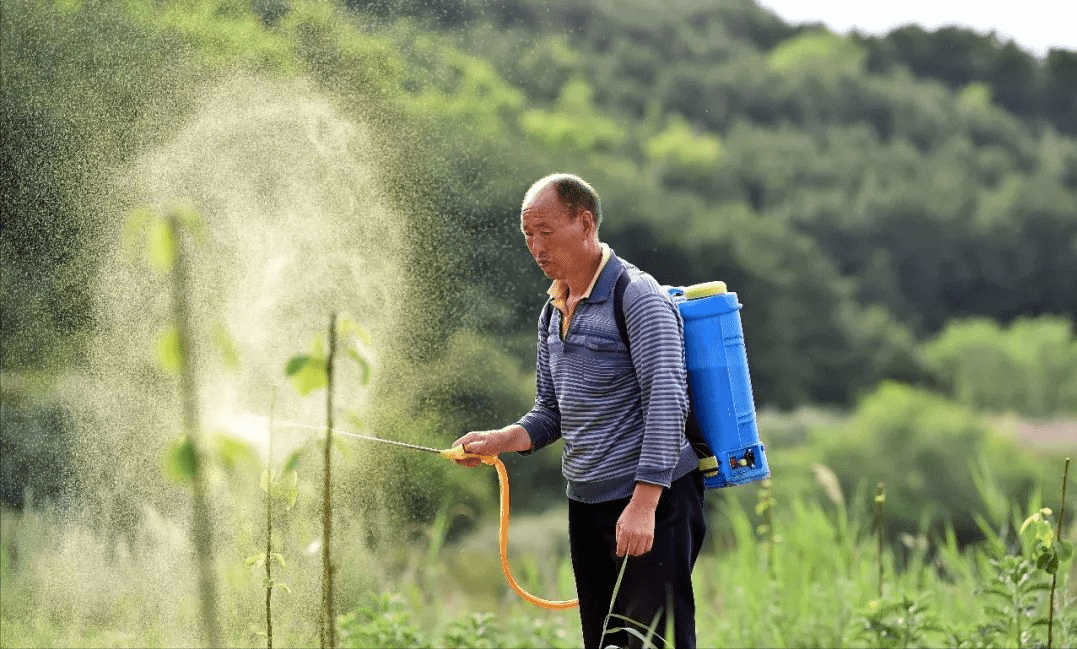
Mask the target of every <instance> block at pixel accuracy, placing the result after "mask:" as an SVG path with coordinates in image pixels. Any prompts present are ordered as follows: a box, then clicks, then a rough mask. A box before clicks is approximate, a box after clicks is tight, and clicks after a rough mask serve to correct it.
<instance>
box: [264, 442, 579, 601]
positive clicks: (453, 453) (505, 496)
mask: <svg viewBox="0 0 1077 649" xmlns="http://www.w3.org/2000/svg"><path fill="white" fill-rule="evenodd" d="M274 425H276V426H288V427H289V428H305V429H309V430H325V428H326V427H325V426H311V425H309V424H301V423H299V422H293V421H279V422H275V424H274ZM333 434H334V435H343V436H345V437H351V438H353V439H359V440H363V441H367V442H377V443H380V444H386V445H389V446H395V447H397V448H405V449H410V450H413V451H423V452H425V453H436V454H437V455H440V456H441V457H443V458H445V459H447V460H466V459H471V458H474V459H477V460H478V461H479V462H481V463H483V464H486V465H489V466H492V467H494V469H496V470H497V485H498V490H499V491H500V498H499V510H500V513H499V518H498V529H497V537H498V552H499V554H500V556H501V571H502V572H504V573H505V579H506V580H507V581H508V582H509V586H510V587H512V590H514V591H516V594H517V595H519V596H520V597H521V598H523V599H524V600H525V601H527V602H530V603H531V604H534V605H536V606H541V607H542V608H545V609H549V610H551V611H559V610H564V609H568V608H574V607H576V606H578V605H579V603H580V602H579V600H578V599H570V600H548V599H543V598H541V597H537V596H535V595H532V594H531V593H529V592H527V591H526V590H524V589H523V587H521V586H520V584H519V583H518V582H517V581H516V578H515V577H513V576H512V569H511V568H510V567H509V558H508V548H509V473H508V470H507V469H506V468H505V463H504V462H502V461H501V459H500V458H499V457H497V456H496V455H480V454H478V453H470V452H468V451H467V449H465V448H464V445H463V444H461V445H458V446H454V447H452V448H447V449H437V448H434V447H432V446H420V445H418V444H408V443H406V442H398V441H396V440H393V439H385V438H384V437H375V436H373V435H360V434H359V433H352V432H349V431H345V430H340V429H339V428H333Z"/></svg>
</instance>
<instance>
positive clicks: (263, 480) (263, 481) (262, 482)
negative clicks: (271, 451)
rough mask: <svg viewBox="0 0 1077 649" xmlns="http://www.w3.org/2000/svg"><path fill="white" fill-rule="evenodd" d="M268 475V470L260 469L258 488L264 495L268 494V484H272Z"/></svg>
mask: <svg viewBox="0 0 1077 649" xmlns="http://www.w3.org/2000/svg"><path fill="white" fill-rule="evenodd" d="M269 473H270V470H269V469H262V475H260V476H258V486H259V487H261V488H262V491H264V492H266V493H269V484H270V482H272V480H271V478H270V476H269Z"/></svg>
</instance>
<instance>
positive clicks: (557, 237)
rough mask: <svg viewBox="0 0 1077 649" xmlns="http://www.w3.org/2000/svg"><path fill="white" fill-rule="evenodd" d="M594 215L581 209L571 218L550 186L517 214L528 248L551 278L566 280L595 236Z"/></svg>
mask: <svg viewBox="0 0 1077 649" xmlns="http://www.w3.org/2000/svg"><path fill="white" fill-rule="evenodd" d="M593 223H594V217H592V216H591V213H590V212H588V211H586V210H584V211H582V212H580V213H579V214H577V215H576V218H572V215H571V212H570V211H569V210H568V209H567V208H566V207H565V206H564V205H562V204H561V201H560V200H558V198H557V191H556V190H555V189H554V188H553V187H552V186H551V187H547V188H545V189H543V190H542V191H541V192H539V194H538V195H537V196H535V199H534V200H533V201H531V203H530V204H529V205H528V206H527V207H525V208H524V210H523V212H521V214H520V229H521V230H523V233H524V240H525V241H526V242H527V249H528V250H529V251H530V252H531V256H532V257H534V258H535V262H536V263H538V265H539V268H541V269H542V272H543V273H545V274H546V277H549V278H550V279H559V280H567V279H568V277H569V276H570V275H571V274H572V273H573V272H574V271H575V270H576V268H577V267H578V266H580V265H581V264H582V263H585V261H586V255H585V252H586V250H587V244H588V241H589V240H590V239H592V238H594V231H593V225H592V224H593Z"/></svg>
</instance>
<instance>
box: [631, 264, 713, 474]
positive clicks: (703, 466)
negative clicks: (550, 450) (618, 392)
mask: <svg viewBox="0 0 1077 649" xmlns="http://www.w3.org/2000/svg"><path fill="white" fill-rule="evenodd" d="M629 281H631V280H630V279H629V277H628V271H621V275H620V276H619V277H618V278H617V284H615V285H614V287H613V317H614V318H615V319H616V320H617V331H619V332H620V333H621V342H623V343H624V345H625V347H626V348H627V349H628V353H629V354H631V353H632V345H631V343H630V342H629V340H628V323H627V322H626V321H625V309H624V301H625V289H626V288H627V287H628V283H629ZM691 392H692V386H691V385H689V386H688V393H689V396H688V416H687V417H686V418H685V422H684V436H685V437H687V438H688V443H689V444H690V445H691V446H692V450H693V451H695V453H696V457H698V458H699V470H700V471H702V472H703V475H704V476H706V477H711V476H714V475H716V474H717V472H718V461H717V460H716V459H715V457H714V452H713V451H711V447H710V444H708V443H707V440H706V438H705V437H704V436H703V429H701V428H700V427H699V421H698V420H697V419H696V412H695V406H694V405H693V402H692V397H691Z"/></svg>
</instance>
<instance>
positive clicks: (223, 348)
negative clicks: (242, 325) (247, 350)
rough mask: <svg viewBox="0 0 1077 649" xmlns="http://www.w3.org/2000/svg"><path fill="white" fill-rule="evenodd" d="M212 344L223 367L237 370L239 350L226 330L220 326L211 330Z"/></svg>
mask: <svg viewBox="0 0 1077 649" xmlns="http://www.w3.org/2000/svg"><path fill="white" fill-rule="evenodd" d="M213 344H214V347H216V348H217V351H218V352H219V353H220V355H221V360H222V361H224V365H225V367H227V368H228V369H232V370H234V369H239V348H238V347H237V346H236V341H235V339H234V338H232V336H231V335H230V334H229V333H228V330H227V329H225V328H224V327H222V326H220V325H217V326H216V327H214V328H213Z"/></svg>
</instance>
